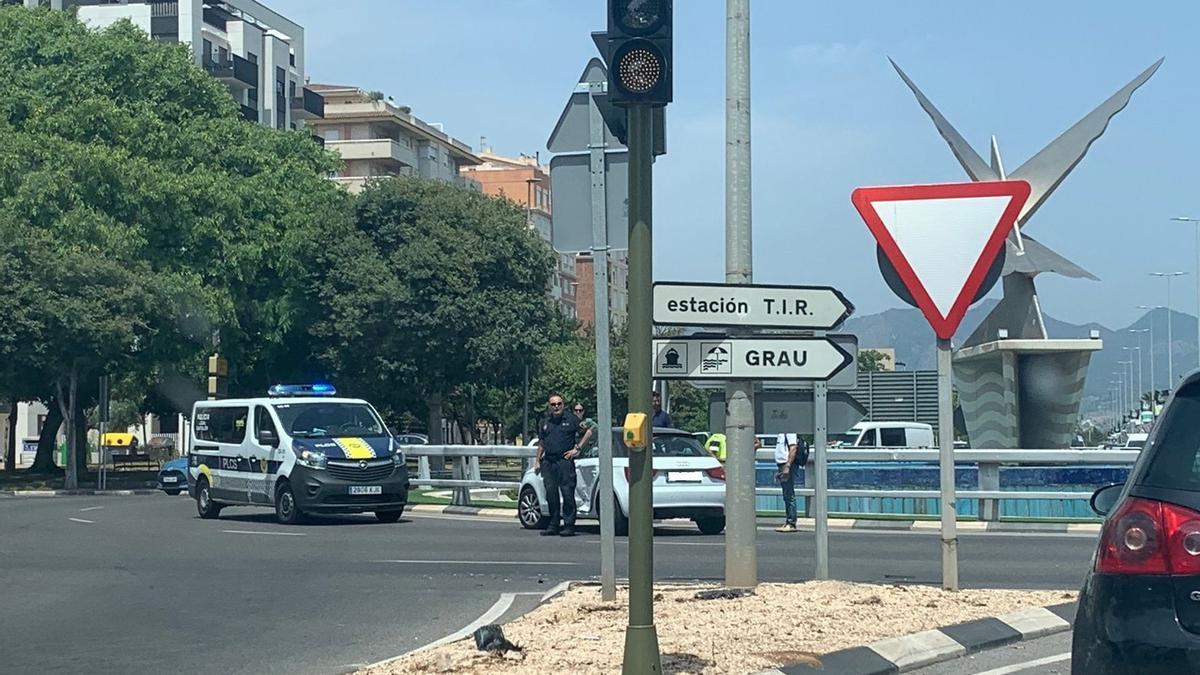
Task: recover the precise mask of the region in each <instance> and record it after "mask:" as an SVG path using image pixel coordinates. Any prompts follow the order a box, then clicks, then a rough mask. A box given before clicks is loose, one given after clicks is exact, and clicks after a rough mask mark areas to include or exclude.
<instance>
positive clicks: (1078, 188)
mask: <svg viewBox="0 0 1200 675" xmlns="http://www.w3.org/2000/svg"><path fill="white" fill-rule="evenodd" d="M675 4H676V17H675V102H674V103H673V104H672V105H671V106H670V108H669V109H668V113H667V123H668V128H667V143H668V154H667V155H666V156H665V157H661V158H659V160H658V162H657V163H656V165H655V256H654V264H655V277H656V278H657V279H660V280H697V281H720V280H722V279H723V278H724V260H725V258H724V133H725V132H724V129H725V126H724V124H725V123H724V82H725V80H724V45H725V42H724V27H725V3H724V2H719V1H718V0H676V3H675ZM751 4H752V10H751V39H752V56H751V63H752V69H753V75H752V90H753V99H752V106H753V122H752V124H753V153H754V155H753V157H754V164H753V178H754V184H753V209H754V267H755V275H754V276H755V280H756V281H759V282H763V283H821V284H831V285H834V286H837V287H839V288H841V289H842V290H843V291H845V293H846V294H847V296H848V297H849V298H850V299H851V300H852V301H853V302H854V303H855V304H856V305H857V307H858V310H859V313H871V312H877V311H881V310H883V309H887V308H890V307H897V306H901V303H900V301H899V300H897V299H896V298H895V297H894V296H893V295H892V294H891V293H890V292H889V291H888V290H887V287H886V286H885V285H884V283H883V281H882V279H881V278H880V276H879V272H878V270H877V267H876V264H875V252H874V242H873V240H872V239H871V237H870V235H869V234H868V232H867V230H866V227H865V226H864V225H863V224H862V221H861V220H860V219H859V217H858V215H857V214H856V213H855V211H854V209H853V208H852V207H851V205H850V192H851V190H853V189H854V188H855V187H858V186H862V185H880V184H897V183H922V182H949V181H958V180H965V176H964V174H963V173H962V170H961V169H960V168H959V166H958V164H957V162H956V161H955V160H954V158H953V156H952V155H951V154H950V151H949V149H948V148H947V147H946V145H945V143H944V142H943V141H942V139H941V138H940V137H939V136H938V134H937V132H936V131H935V130H934V127H933V125H932V123H931V122H930V121H929V119H928V118H927V117H926V116H925V114H924V112H923V111H922V110H921V109H920V107H919V106H918V105H917V103H916V101H915V99H914V98H913V97H912V95H911V94H910V93H909V91H908V90H907V88H906V87H905V86H904V84H903V83H902V82H901V81H900V78H899V77H897V75H896V74H895V72H894V71H893V70H892V69H891V67H890V65H889V64H888V62H887V57H888V56H891V57H892V58H894V59H895V60H896V61H897V62H898V63H899V64H900V66H901V67H903V68H904V69H905V71H906V72H907V73H908V74H909V76H910V77H912V78H913V80H914V81H915V82H916V83H917V85H918V86H920V87H921V88H922V89H923V90H924V92H925V93H926V95H928V96H929V97H930V99H931V100H932V101H933V102H934V104H935V105H937V106H938V107H939V108H940V109H941V110H942V112H943V113H944V114H945V115H946V116H947V118H949V119H950V121H951V122H952V123H953V124H954V125H955V126H956V127H957V128H958V129H959V131H960V132H962V134H963V135H964V136H966V137H967V139H968V140H969V141H970V142H971V143H972V144H973V145H974V146H975V147H976V149H977V151H978V152H979V153H980V154H981V155H983V156H984V157H985V158H986V157H987V148H988V143H989V138H990V135H991V134H995V135H996V136H997V137H998V139H999V142H1000V148H1001V152H1002V155H1003V157H1004V160H1005V166H1006V167H1008V168H1009V170H1012V169H1013V168H1015V167H1017V166H1019V165H1020V164H1021V163H1022V162H1024V161H1025V160H1026V159H1027V158H1028V157H1029V156H1030V155H1032V154H1033V153H1035V152H1037V151H1038V150H1039V149H1041V147H1042V146H1043V145H1045V144H1046V143H1048V142H1049V141H1051V140H1052V139H1053V138H1055V137H1056V136H1057V135H1058V134H1059V133H1061V132H1062V131H1064V130H1065V129H1067V128H1068V127H1069V126H1070V125H1071V124H1073V123H1074V122H1075V121H1077V120H1078V119H1079V118H1080V117H1082V116H1083V115H1084V114H1086V113H1087V112H1088V111H1090V110H1091V109H1092V108H1093V107H1095V106H1096V105H1097V104H1099V103H1100V102H1101V101H1103V100H1104V99H1105V98H1107V97H1108V96H1109V95H1111V94H1112V93H1113V92H1115V91H1116V90H1117V89H1118V88H1120V87H1121V86H1123V85H1124V84H1125V83H1126V82H1128V81H1129V80H1130V79H1132V78H1133V77H1134V76H1136V75H1137V74H1138V73H1140V72H1141V71H1142V70H1143V69H1144V68H1145V67H1146V66H1148V65H1150V64H1151V63H1153V62H1154V61H1155V60H1157V59H1158V58H1159V57H1160V56H1165V57H1166V63H1165V64H1164V65H1163V67H1162V68H1161V69H1160V70H1159V72H1158V73H1157V74H1156V75H1155V76H1154V77H1153V78H1152V79H1151V80H1150V82H1148V83H1147V84H1146V85H1145V86H1144V87H1143V88H1142V89H1140V90H1139V91H1138V92H1137V93H1136V94H1135V95H1134V98H1133V101H1132V103H1131V104H1130V106H1129V107H1128V108H1127V109H1126V110H1124V111H1123V112H1122V113H1121V114H1120V115H1118V116H1117V117H1116V119H1115V120H1114V121H1113V123H1112V125H1111V126H1110V127H1109V130H1108V132H1107V133H1106V134H1105V135H1104V137H1102V138H1101V139H1100V140H1099V141H1098V142H1097V143H1096V144H1095V145H1094V146H1093V147H1092V149H1091V151H1090V152H1089V154H1088V156H1087V157H1086V158H1085V159H1084V161H1083V162H1082V163H1081V164H1080V165H1079V166H1078V167H1077V168H1076V169H1075V171H1074V172H1073V173H1072V174H1071V176H1070V177H1069V178H1068V179H1067V180H1066V182H1064V183H1063V185H1062V186H1060V187H1059V189H1058V191H1057V192H1056V193H1055V194H1054V195H1053V196H1052V197H1051V199H1050V200H1049V201H1048V202H1047V203H1046V205H1045V206H1043V207H1042V209H1041V210H1040V211H1039V212H1038V213H1037V214H1036V215H1035V216H1034V218H1033V219H1032V220H1031V221H1030V222H1029V224H1028V225H1027V228H1026V231H1027V232H1028V233H1029V234H1031V235H1032V236H1034V237H1036V238H1038V239H1040V240H1041V241H1042V242H1043V243H1045V244H1047V245H1049V246H1050V247H1051V248H1053V249H1054V250H1057V251H1059V252H1060V253H1062V254H1064V255H1066V256H1067V257H1068V258H1070V259H1072V260H1074V261H1075V262H1077V263H1079V264H1080V265H1082V266H1083V267H1084V268H1086V269H1088V270H1090V271H1091V272H1093V273H1094V274H1096V275H1097V276H1099V277H1100V278H1101V279H1102V281H1100V282H1092V281H1086V280H1073V279H1064V278H1060V277H1053V276H1045V277H1041V278H1040V279H1039V289H1040V291H1041V295H1042V301H1043V307H1044V308H1045V310H1046V311H1047V312H1048V313H1049V314H1051V315H1053V316H1055V317H1057V318H1059V319H1063V320H1067V321H1072V322H1078V323H1082V322H1085V321H1092V320H1094V321H1099V322H1101V323H1104V324H1107V325H1110V326H1113V327H1119V326H1123V325H1125V324H1126V323H1128V322H1131V321H1132V320H1134V319H1135V318H1136V317H1137V316H1139V315H1140V313H1141V312H1140V311H1139V310H1137V309H1135V307H1136V306H1137V305H1139V304H1146V305H1155V304H1163V303H1164V302H1165V300H1166V298H1165V286H1164V283H1163V282H1162V281H1161V280H1157V279H1152V278H1151V277H1150V276H1149V275H1148V273H1149V272H1151V271H1154V270H1184V271H1188V272H1189V273H1192V272H1194V270H1195V264H1196V262H1195V248H1194V246H1195V244H1194V236H1195V235H1194V230H1193V229H1192V226H1190V225H1185V224H1178V223H1171V222H1169V221H1168V218H1169V217H1171V216H1174V215H1195V216H1197V217H1200V192H1198V191H1197V190H1196V186H1197V179H1198V178H1200V175H1198V174H1200V171H1198V170H1197V166H1196V160H1195V158H1196V156H1197V150H1200V147H1198V146H1200V142H1198V140H1200V139H1198V138H1197V133H1196V128H1197V127H1196V122H1197V120H1200V92H1198V87H1197V85H1196V82H1197V80H1196V77H1195V73H1196V66H1197V61H1198V60H1200V34H1198V33H1197V32H1196V30H1195V27H1196V26H1198V25H1200V21H1198V19H1200V4H1194V3H1183V2H1175V3H1163V4H1161V5H1156V6H1155V9H1147V8H1144V7H1141V6H1139V5H1137V4H1136V3H1119V2H1091V3H1083V2H1055V3H1050V2H1008V3H999V2H959V3H955V4H950V3H944V2H904V3H884V2H872V3H864V2H854V3H851V2H838V3H813V2H797V1H793V0H756V1H755V2H753V3H751ZM274 6H275V7H276V8H277V9H279V10H280V11H282V12H284V13H285V14H287V15H288V16H289V17H291V18H293V19H295V20H297V21H298V22H300V23H301V24H302V25H304V26H305V29H306V31H307V35H306V37H307V48H306V50H307V58H308V67H309V72H310V74H311V76H312V78H313V81H314V82H336V83H340V84H353V85H357V86H360V87H363V88H365V89H379V90H382V91H384V92H386V93H387V94H389V95H391V96H393V97H394V98H395V99H396V101H398V102H402V103H405V104H408V105H411V106H412V108H413V111H414V113H416V114H417V115H418V116H419V117H421V118H422V119H425V120H427V121H431V122H442V123H444V124H445V128H446V131H447V132H448V133H450V134H452V135H454V136H456V137H458V138H460V139H462V140H464V141H466V142H467V143H468V144H470V145H471V146H473V147H478V145H479V139H480V136H486V137H487V139H488V144H489V145H491V146H492V147H493V148H494V149H495V150H496V151H497V152H501V153H505V154H517V153H520V152H525V153H529V154H532V153H534V152H535V151H539V152H541V154H542V159H543V161H548V159H549V156H548V154H547V153H546V150H545V143H546V139H547V136H548V135H549V133H550V130H551V129H552V127H553V125H554V123H555V121H556V120H557V118H558V115H559V113H560V111H561V110H562V107H563V105H564V103H565V102H566V100H567V96H568V94H569V92H570V90H571V88H572V86H573V84H574V82H575V81H576V79H577V78H578V77H579V74H580V72H581V71H582V69H583V67H584V65H585V64H586V62H587V60H588V59H589V58H591V57H592V56H594V55H595V49H594V47H593V45H592V42H591V39H590V38H589V35H588V34H589V32H590V31H593V30H603V29H604V27H605V20H604V7H605V3H604V2H603V0H503V1H500V2H497V1H496V0H343V1H342V2H337V3H330V2H328V0H287V2H281V1H280V0H276V1H275V3H274ZM1195 283H1196V279H1195V277H1194V276H1188V277H1184V278H1183V279H1182V280H1181V281H1177V282H1176V283H1175V288H1174V293H1173V300H1174V302H1173V306H1174V307H1175V308H1177V309H1182V310H1185V311H1187V312H1189V313H1192V314H1195V313H1196V301H1197V295H1196V290H1195ZM995 294H998V290H997V291H995V292H994V293H993V295H995ZM960 337H961V336H960Z"/></svg>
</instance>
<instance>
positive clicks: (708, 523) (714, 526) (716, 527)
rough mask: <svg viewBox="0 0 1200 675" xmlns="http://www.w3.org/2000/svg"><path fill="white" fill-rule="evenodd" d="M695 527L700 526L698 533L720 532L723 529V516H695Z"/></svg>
mask: <svg viewBox="0 0 1200 675" xmlns="http://www.w3.org/2000/svg"><path fill="white" fill-rule="evenodd" d="M696 527H698V528H700V534H721V531H722V530H724V529H725V516H711V517H709V518H697V519H696Z"/></svg>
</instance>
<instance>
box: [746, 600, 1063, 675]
mask: <svg viewBox="0 0 1200 675" xmlns="http://www.w3.org/2000/svg"><path fill="white" fill-rule="evenodd" d="M1074 617H1075V603H1073V602H1068V603H1064V604H1061V605H1054V606H1052V607H1030V608H1029V609H1023V610H1020V611H1018V612H1013V613H1011V614H1004V615H1001V616H994V617H988V618H985V619H976V620H974V621H968V622H966V623H960V624H956V625H954V626H946V627H944V628H936V629H933V630H927V631H922V632H920V633H913V634H911V635H904V636H901V637H895V638H888V639H886V640H880V641H878V642H872V643H871V644H869V645H864V646H861V647H851V648H849V649H843V650H840V651H836V652H831V653H829V654H825V655H823V656H821V657H819V660H820V663H819V664H818V665H811V664H804V663H798V664H793V665H788V666H780V667H778V668H776V669H774V670H766V671H762V672H761V673H759V675H807V674H809V673H813V672H815V671H820V672H822V673H829V674H830V675H833V674H838V675H890V674H891V673H904V672H908V671H910V670H916V669H917V668H923V667H925V666H928V665H931V664H934V663H939V662H942V661H949V660H950V659H956V658H959V657H962V656H966V655H967V654H974V653H976V652H979V651H983V650H985V649H992V648H995V647H1002V646H1004V645H1008V644H1012V643H1014V642H1022V641H1025V640H1032V639H1034V638H1040V637H1044V636H1046V635H1053V634H1055V633H1061V632H1063V631H1067V630H1070V629H1071V624H1072V622H1073V621H1074Z"/></svg>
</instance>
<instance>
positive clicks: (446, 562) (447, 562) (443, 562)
mask: <svg viewBox="0 0 1200 675" xmlns="http://www.w3.org/2000/svg"><path fill="white" fill-rule="evenodd" d="M371 562H375V563H399V564H404V565H420V564H424V565H578V564H579V563H577V562H553V561H545V560H418V559H411V560H372V561H371Z"/></svg>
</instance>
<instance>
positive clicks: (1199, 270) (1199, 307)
mask: <svg viewBox="0 0 1200 675" xmlns="http://www.w3.org/2000/svg"><path fill="white" fill-rule="evenodd" d="M1192 222H1193V223H1194V224H1195V225H1196V345H1197V347H1200V220H1193V221H1192ZM1196 358H1197V361H1198V363H1197V365H1200V351H1197V352H1196Z"/></svg>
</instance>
